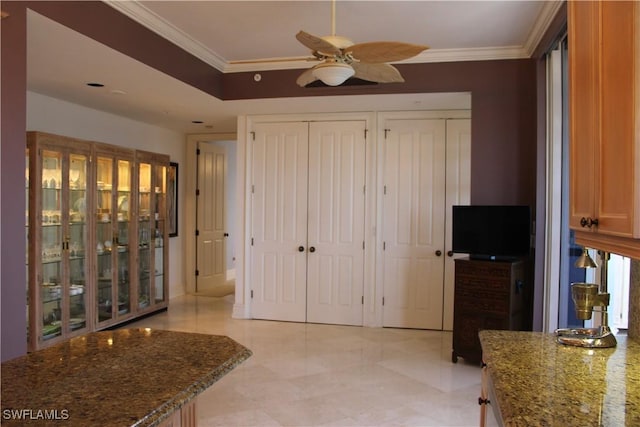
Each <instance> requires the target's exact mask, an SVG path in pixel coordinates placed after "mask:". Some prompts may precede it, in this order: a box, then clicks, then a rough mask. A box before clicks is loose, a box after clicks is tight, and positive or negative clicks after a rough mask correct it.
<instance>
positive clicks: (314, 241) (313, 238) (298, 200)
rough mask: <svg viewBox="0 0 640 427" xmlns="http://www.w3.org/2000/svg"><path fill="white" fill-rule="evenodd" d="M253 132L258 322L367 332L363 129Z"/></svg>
mask: <svg viewBox="0 0 640 427" xmlns="http://www.w3.org/2000/svg"><path fill="white" fill-rule="evenodd" d="M253 132H254V135H255V136H254V139H253V142H252V143H253V147H252V150H253V158H252V166H251V167H252V206H251V215H252V218H251V228H252V230H251V240H252V246H251V278H250V280H251V290H252V299H251V313H252V317H254V318H261V319H271V320H289V321H301V322H304V321H308V322H318V323H336V324H348V325H361V324H362V313H363V310H362V295H363V274H364V273H363V272H364V248H363V245H364V179H365V123H364V122H362V121H331V122H310V123H309V122H286V123H256V124H255V125H254V127H253Z"/></svg>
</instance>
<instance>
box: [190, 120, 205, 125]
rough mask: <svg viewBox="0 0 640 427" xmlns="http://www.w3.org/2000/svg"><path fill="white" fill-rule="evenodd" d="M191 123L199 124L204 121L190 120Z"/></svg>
mask: <svg viewBox="0 0 640 427" xmlns="http://www.w3.org/2000/svg"><path fill="white" fill-rule="evenodd" d="M191 123H193V124H196V125H199V124H202V123H204V122H203V121H202V120H191Z"/></svg>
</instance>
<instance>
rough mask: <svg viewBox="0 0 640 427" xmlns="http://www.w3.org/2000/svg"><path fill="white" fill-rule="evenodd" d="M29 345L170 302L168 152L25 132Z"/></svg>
mask: <svg viewBox="0 0 640 427" xmlns="http://www.w3.org/2000/svg"><path fill="white" fill-rule="evenodd" d="M25 159H26V164H25V191H26V194H27V201H26V210H25V238H26V240H27V254H26V272H27V320H28V326H27V327H28V329H27V336H28V344H29V350H30V351H33V350H37V349H40V348H43V347H46V346H48V345H51V344H54V343H57V342H59V341H61V340H65V339H67V338H70V337H73V336H76V335H81V334H84V333H87V332H90V331H95V330H100V329H104V328H107V327H111V326H114V325H116V324H119V323H123V322H127V321H130V320H133V319H135V318H136V317H138V316H141V315H147V314H149V313H152V312H154V311H158V310H161V309H164V308H166V307H167V306H168V273H167V266H168V264H169V262H168V261H169V253H168V235H167V233H168V230H167V223H166V218H167V200H166V194H167V192H166V189H167V168H168V166H169V157H168V156H166V155H162V154H156V153H150V152H139V151H136V150H132V149H129V148H126V147H120V146H115V145H109V144H104V143H100V142H92V141H83V140H79V139H75V138H68V137H65V136H58V135H52V134H48V133H44V132H27V150H26V156H25Z"/></svg>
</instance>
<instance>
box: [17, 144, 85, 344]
mask: <svg viewBox="0 0 640 427" xmlns="http://www.w3.org/2000/svg"><path fill="white" fill-rule="evenodd" d="M27 144H28V145H27V146H28V153H29V171H28V180H29V184H28V186H29V197H28V206H29V212H28V215H27V216H28V219H27V224H28V227H27V235H28V242H29V244H28V259H27V265H28V267H27V270H28V275H27V277H28V280H29V282H28V289H29V291H28V293H29V295H28V303H29V304H28V305H29V330H28V336H29V344H30V348H34V349H35V348H41V347H45V346H47V345H49V344H53V343H54V342H58V341H60V340H62V339H67V338H69V337H72V336H75V335H80V334H83V333H86V332H87V331H88V330H89V329H90V327H91V326H92V324H91V321H90V318H89V312H90V308H89V304H88V302H89V294H90V292H91V287H90V286H88V283H87V280H88V279H89V277H90V263H89V262H87V260H88V254H90V253H91V248H90V246H89V236H90V229H89V225H88V224H89V221H88V218H87V214H88V212H90V210H89V208H90V206H91V203H92V200H91V198H90V197H89V192H88V188H89V185H90V175H89V167H90V159H91V145H90V144H88V143H85V142H84V141H79V140H72V139H69V138H60V137H57V136H55V135H48V134H42V133H29V134H28V138H27Z"/></svg>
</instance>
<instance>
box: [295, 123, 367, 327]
mask: <svg viewBox="0 0 640 427" xmlns="http://www.w3.org/2000/svg"><path fill="white" fill-rule="evenodd" d="M365 142H366V141H365V122H363V121H331V122H312V123H310V128H309V196H308V200H309V202H308V203H309V223H308V242H309V243H308V245H309V247H308V252H307V263H308V264H307V265H308V273H307V321H308V322H317V323H334V324H342V325H362V315H363V308H362V307H363V306H362V298H363V292H364V289H363V287H364V247H363V245H364V209H365V197H364V183H365Z"/></svg>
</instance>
